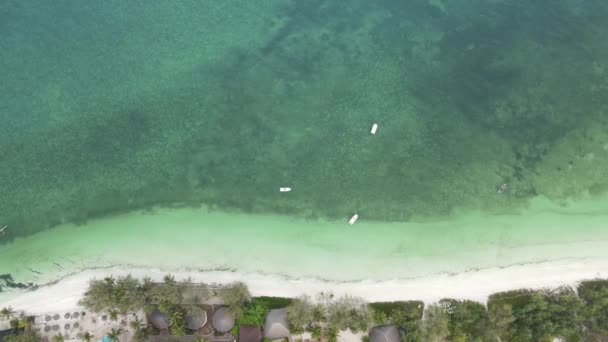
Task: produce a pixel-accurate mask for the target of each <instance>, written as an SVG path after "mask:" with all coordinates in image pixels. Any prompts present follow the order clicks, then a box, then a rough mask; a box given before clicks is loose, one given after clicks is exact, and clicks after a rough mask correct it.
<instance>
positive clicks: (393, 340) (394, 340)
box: [369, 325, 399, 342]
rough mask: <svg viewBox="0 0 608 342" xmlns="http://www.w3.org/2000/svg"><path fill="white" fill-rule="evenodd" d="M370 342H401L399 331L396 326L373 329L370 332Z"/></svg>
mask: <svg viewBox="0 0 608 342" xmlns="http://www.w3.org/2000/svg"><path fill="white" fill-rule="evenodd" d="M369 342H399V329H397V327H396V326H394V325H381V326H377V327H373V328H372V330H370V332H369Z"/></svg>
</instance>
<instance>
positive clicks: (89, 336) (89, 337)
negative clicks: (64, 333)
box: [82, 331, 93, 342]
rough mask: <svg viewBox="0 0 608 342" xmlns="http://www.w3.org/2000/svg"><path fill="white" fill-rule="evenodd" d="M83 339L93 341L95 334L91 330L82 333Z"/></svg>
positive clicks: (88, 341) (86, 341)
mask: <svg viewBox="0 0 608 342" xmlns="http://www.w3.org/2000/svg"><path fill="white" fill-rule="evenodd" d="M82 339H83V340H84V341H85V342H91V340H92V339H93V334H91V333H90V332H88V331H87V332H85V333H84V334H83V335H82Z"/></svg>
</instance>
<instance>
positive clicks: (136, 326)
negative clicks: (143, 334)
mask: <svg viewBox="0 0 608 342" xmlns="http://www.w3.org/2000/svg"><path fill="white" fill-rule="evenodd" d="M143 324H144V321H142V320H141V319H140V318H139V317H138V318H136V319H135V320H134V321H131V322H130V323H129V326H131V328H133V329H134V330H136V331H137V329H140V328H141V326H142V325H143Z"/></svg>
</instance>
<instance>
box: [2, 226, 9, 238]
mask: <svg viewBox="0 0 608 342" xmlns="http://www.w3.org/2000/svg"><path fill="white" fill-rule="evenodd" d="M6 228H8V226H4V227H2V228H0V236H4V234H6Z"/></svg>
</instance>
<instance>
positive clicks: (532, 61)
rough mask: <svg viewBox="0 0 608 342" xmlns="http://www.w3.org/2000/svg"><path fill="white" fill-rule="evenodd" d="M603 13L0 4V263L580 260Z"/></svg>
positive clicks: (323, 274) (604, 154)
mask: <svg viewBox="0 0 608 342" xmlns="http://www.w3.org/2000/svg"><path fill="white" fill-rule="evenodd" d="M606 14H608V7H607V5H606V4H605V3H604V2H601V1H591V0H589V1H580V2H573V1H538V2H535V3H533V4H530V3H528V2H524V1H506V0H505V1H493V2H487V1H475V2H470V3H469V4H467V5H462V4H451V3H450V4H449V3H447V2H445V3H444V2H442V1H428V2H425V1H416V2H407V3H403V2H401V1H389V0H386V1H376V2H369V1H353V2H350V5H349V7H348V8H345V7H344V4H343V3H342V2H339V1H329V0H327V1H258V2H256V3H255V4H253V3H247V2H242V1H236V0H234V1H223V2H214V1H180V2H175V3H167V4H147V3H129V4H126V3H123V2H119V1H106V2H103V3H98V2H93V1H91V2H86V1H85V2H82V1H70V0H63V1H56V2H53V3H52V4H50V3H46V2H44V1H35V0H28V1H26V2H19V3H17V2H8V3H6V4H5V5H3V6H2V7H0V18H1V19H2V20H1V22H2V24H1V25H2V26H0V28H2V30H3V35H2V36H1V37H0V51H1V52H0V70H1V72H2V75H3V82H1V83H0V104H1V105H0V121H1V123H2V125H0V147H1V152H2V153H1V154H0V163H1V165H2V167H1V168H0V186H1V188H2V196H1V197H0V224H1V225H8V226H9V230H8V234H7V235H6V236H4V237H2V238H1V240H0V241H1V244H0V256H2V257H1V258H0V274H3V275H5V276H6V275H10V276H11V277H12V279H13V280H14V282H16V283H23V284H26V283H30V282H31V283H32V284H45V283H47V282H50V281H54V280H57V279H59V278H61V277H63V276H65V275H66V274H69V273H72V272H78V271H80V270H83V269H89V268H96V267H108V266H110V265H132V266H134V267H148V266H155V267H159V268H162V269H164V270H167V271H171V270H176V269H183V268H191V269H197V270H198V269H200V270H212V269H228V270H236V271H239V272H245V273H247V272H258V273H264V274H271V275H277V276H279V275H280V276H284V277H289V278H315V279H326V280H334V281H354V280H361V279H374V280H386V279H406V278H414V277H422V276H427V275H431V274H437V273H459V272H463V271H465V270H473V269H478V268H487V267H494V266H508V265H514V264H521V263H533V262H542V261H550V260H562V259H573V260H574V259H576V260H585V259H586V258H595V259H602V258H604V257H606V255H605V254H604V252H603V248H602V247H603V246H605V232H604V231H603V229H602V226H601V222H602V220H604V219H605V215H608V208H606V207H605V206H604V205H605V204H604V203H605V200H604V194H605V193H606V191H607V190H608V180H607V179H606V177H605V172H604V170H605V169H606V167H608V134H606V132H607V131H608V130H607V129H606V128H608V116H607V115H606V113H607V111H608V109H607V108H608V106H607V103H606V101H605V99H606V96H605V95H606V92H607V91H608V83H606V77H605V76H606V70H608V69H607V68H608V66H606V64H605V63H604V62H603V61H604V60H606V58H605V57H606V56H607V55H608V45H607V43H606V41H605V39H604V36H605V35H604V34H603V32H605V30H606V28H607V27H606V26H607V24H606V22H605V20H604V18H605V17H606ZM373 123H378V124H379V128H378V132H377V133H376V134H375V135H370V134H369V129H370V127H371V125H372V124H373ZM504 183H506V184H508V187H507V191H505V192H504V193H502V194H499V193H497V189H498V187H499V186H500V185H501V184H504ZM282 186H289V187H292V188H293V189H294V191H292V192H290V193H280V192H279V191H278V189H279V187H282ZM184 206H186V208H184ZM176 207H181V208H180V209H178V208H176ZM188 207H191V208H190V209H188ZM192 208H203V209H192ZM353 213H358V214H359V215H360V219H359V221H357V223H356V224H355V225H353V226H349V225H347V224H346V220H347V218H348V217H350V215H352V214H353ZM13 285H14V284H13ZM2 290H3V291H13V289H12V287H10V286H9V285H8V283H5V284H4V285H2Z"/></svg>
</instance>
